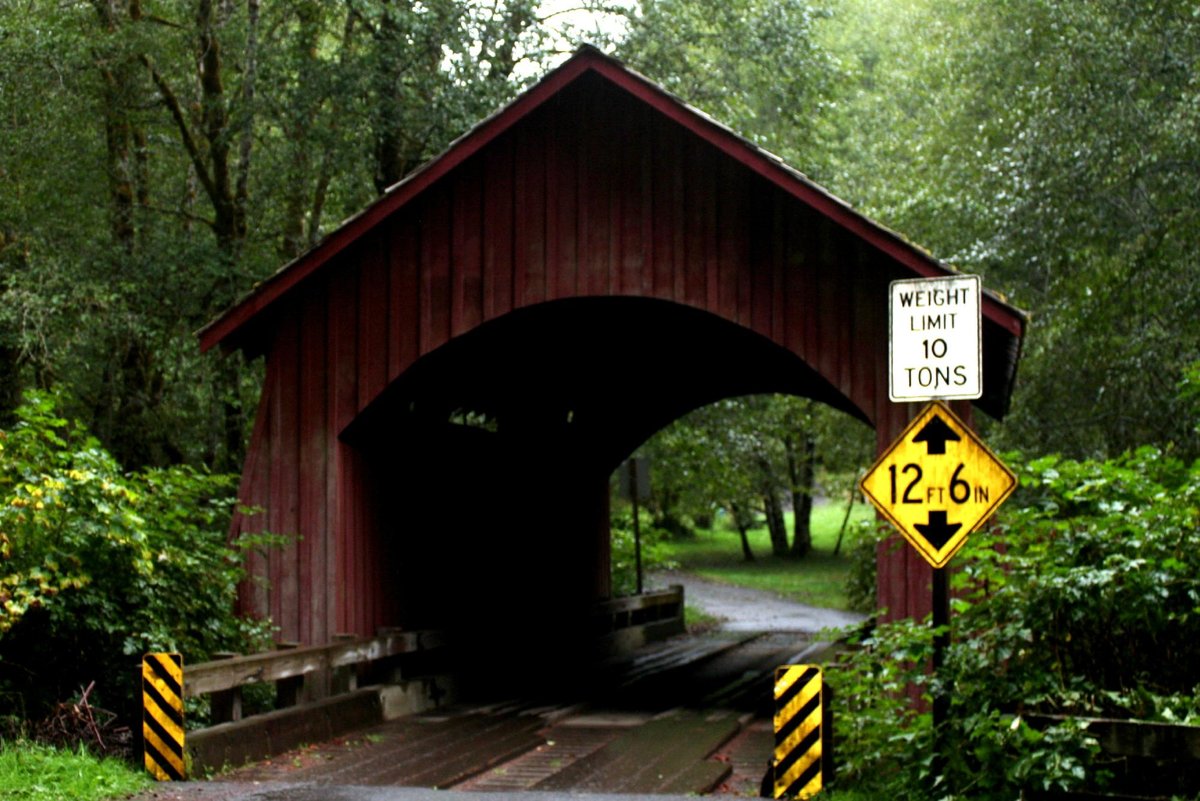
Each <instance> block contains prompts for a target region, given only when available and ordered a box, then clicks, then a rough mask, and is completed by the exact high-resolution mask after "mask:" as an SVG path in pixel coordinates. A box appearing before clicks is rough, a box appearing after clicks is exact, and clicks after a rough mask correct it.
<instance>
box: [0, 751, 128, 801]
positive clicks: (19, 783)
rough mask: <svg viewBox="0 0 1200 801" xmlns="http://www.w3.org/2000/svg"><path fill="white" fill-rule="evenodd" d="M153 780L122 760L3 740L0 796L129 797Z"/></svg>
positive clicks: (30, 799) (84, 800)
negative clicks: (99, 757) (102, 758)
mask: <svg viewBox="0 0 1200 801" xmlns="http://www.w3.org/2000/svg"><path fill="white" fill-rule="evenodd" d="M150 784H151V782H150V779H149V778H148V777H147V776H146V774H145V773H144V772H143V771H141V770H139V769H137V768H134V767H132V766H130V765H128V764H126V763H124V762H121V761H120V760H116V759H104V760H100V759H96V758H95V757H93V756H92V755H90V754H88V753H86V752H82V753H81V752H77V751H64V750H60V749H56V748H50V747H48V746H44V745H36V744H34V743H30V742H28V741H23V740H18V741H15V742H13V741H8V742H2V743H0V798H4V799H11V801H68V800H69V801H100V799H111V798H128V797H129V796H130V795H132V794H133V793H136V792H138V791H140V790H144V789H146V788H147V787H149V786H150Z"/></svg>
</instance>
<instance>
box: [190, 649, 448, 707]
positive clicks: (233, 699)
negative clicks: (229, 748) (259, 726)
mask: <svg viewBox="0 0 1200 801" xmlns="http://www.w3.org/2000/svg"><path fill="white" fill-rule="evenodd" d="M443 645H445V641H444V638H443V637H442V635H441V634H440V633H439V632H433V631H387V630H384V631H383V632H381V633H380V635H379V636H378V637H373V638H369V639H359V638H357V637H354V636H353V635H350V636H339V637H337V638H335V642H333V643H330V644H328V645H313V646H297V645H294V644H291V643H279V644H277V646H276V648H277V650H275V651H272V652H267V653H261V654H250V655H247V656H237V655H233V654H230V655H228V656H226V657H224V658H220V659H215V660H213V661H211V662H202V663H200V664H196V665H188V666H187V667H186V668H185V670H184V695H185V696H186V697H188V698H196V697H199V696H204V695H207V696H209V702H210V709H211V723H213V724H217V723H225V722H229V721H235V720H241V718H242V689H243V688H244V687H246V686H247V685H251V684H264V683H272V682H273V683H274V684H275V704H274V706H275V708H276V709H282V708H286V707H289V706H294V705H296V704H298V703H300V702H301V701H313V700H318V699H321V698H326V697H329V696H331V695H338V694H341V693H346V692H349V691H351V690H354V689H356V688H357V686H358V675H359V671H360V670H361V669H362V668H363V667H364V666H366V665H369V664H370V663H373V662H379V661H381V660H384V659H388V658H391V657H399V656H401V655H405V654H416V653H424V652H429V651H431V650H433V649H436V648H440V647H442V646H443Z"/></svg>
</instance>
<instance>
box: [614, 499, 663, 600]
mask: <svg viewBox="0 0 1200 801" xmlns="http://www.w3.org/2000/svg"><path fill="white" fill-rule="evenodd" d="M639 511H640V514H639V515H638V524H639V526H638V527H639V529H640V531H641V540H642V574H643V575H645V574H646V573H649V572H650V571H652V570H669V569H672V568H674V567H675V563H673V562H672V561H671V560H670V559H669V558H668V557H667V550H668V549H667V548H665V547H664V546H663V543H664V542H665V541H667V540H669V539H670V538H671V535H670V534H669V533H668V532H666V531H663V530H662V529H659V528H656V527H655V526H654V525H653V524H652V522H651V518H650V513H649V512H647V511H646V510H645V509H641V510H639ZM611 527H612V592H613V595H614V596H618V597H619V596H622V595H633V594H634V593H635V592H637V565H636V559H635V553H634V552H635V548H634V537H633V512H632V509H631V507H630V506H628V505H622V506H620V507H618V508H615V509H613V511H612V521H611Z"/></svg>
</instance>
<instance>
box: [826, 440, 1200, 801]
mask: <svg viewBox="0 0 1200 801" xmlns="http://www.w3.org/2000/svg"><path fill="white" fill-rule="evenodd" d="M1008 461H1009V462H1010V464H1011V465H1012V466H1013V467H1014V469H1015V470H1016V471H1017V472H1018V474H1019V477H1020V482H1021V483H1020V490H1019V491H1018V493H1017V494H1016V495H1015V496H1014V497H1013V498H1012V499H1010V501H1009V502H1008V504H1007V505H1006V506H1005V508H1004V509H1003V510H1002V511H1001V522H1000V524H999V525H998V526H996V527H995V528H993V529H992V530H989V531H984V532H978V533H976V534H973V535H972V536H971V539H970V540H969V541H968V544H967V546H966V547H965V548H964V549H963V551H962V552H960V553H959V555H958V556H957V557H956V558H955V560H954V562H953V563H952V567H953V569H954V573H953V574H952V575H953V585H954V588H955V593H954V600H953V610H954V614H953V615H952V619H951V627H950V644H949V646H948V648H947V651H946V654H945V663H944V666H943V668H942V669H941V670H940V671H939V673H938V675H937V676H936V677H933V676H930V675H929V674H928V665H929V664H930V657H931V654H932V642H933V640H932V633H931V631H930V628H929V626H928V624H927V623H922V624H914V623H912V622H910V621H901V622H897V623H893V624H885V625H880V626H878V627H877V628H876V629H875V630H874V631H873V632H871V634H870V635H869V636H868V638H867V639H865V640H864V641H863V642H862V643H860V647H859V648H858V649H857V650H855V651H854V652H852V653H851V654H850V655H849V656H848V658H846V659H845V660H844V661H843V662H842V663H841V664H839V665H837V666H835V667H833V668H831V669H830V671H829V672H828V677H829V678H828V680H829V682H830V685H831V686H832V687H833V688H834V691H835V698H836V701H835V710H836V717H835V724H834V725H835V731H836V737H837V742H838V746H837V748H838V757H839V763H840V765H841V768H840V771H841V772H840V775H839V779H838V782H839V785H840V786H847V785H849V786H851V787H853V788H854V789H856V790H858V789H864V790H869V791H872V792H874V793H876V794H877V795H879V797H885V796H886V797H890V798H901V799H905V798H912V799H929V798H944V797H947V796H950V795H955V796H957V797H963V798H972V799H993V798H994V799H1002V798H1004V799H1008V798H1015V797H1017V796H1018V795H1019V794H1020V793H1021V791H1022V790H1023V789H1036V790H1062V791H1069V790H1073V789H1078V788H1079V787H1081V786H1083V785H1084V784H1085V783H1086V784H1088V785H1092V786H1096V785H1100V786H1102V785H1103V784H1104V782H1105V780H1106V778H1107V777H1106V775H1105V773H1104V770H1103V766H1102V765H1101V764H1100V762H1099V761H1098V760H1097V755H1098V753H1099V749H1098V744H1097V742H1096V741H1095V739H1094V738H1093V737H1092V736H1090V735H1089V734H1088V732H1087V731H1086V729H1085V728H1083V727H1082V726H1081V725H1079V724H1077V723H1071V722H1067V723H1063V724H1061V725H1058V726H1052V727H1050V728H1047V729H1044V730H1041V731H1038V730H1035V729H1033V728H1031V727H1030V726H1029V725H1028V722H1027V718H1028V716H1029V715H1031V714H1034V713H1060V714H1068V715H1085V716H1122V717H1134V718H1158V719H1166V720H1185V721H1193V720H1200V703H1198V702H1200V684H1198V682H1197V675H1196V672H1195V665H1197V664H1200V560H1197V559H1195V558H1194V554H1195V553H1196V552H1197V550H1198V549H1200V526H1198V524H1200V463H1198V464H1195V465H1191V466H1190V467H1189V466H1187V465H1184V464H1183V463H1181V462H1179V461H1178V460H1176V459H1173V458H1171V457H1170V455H1169V454H1167V453H1164V452H1162V451H1161V450H1158V449H1153V448H1144V449H1141V450H1139V451H1137V452H1135V453H1132V454H1127V455H1125V456H1123V457H1121V458H1118V459H1114V460H1110V461H1103V462H1098V461H1081V462H1077V461H1072V460H1067V459H1062V458H1059V457H1045V458H1040V459H1035V460H1032V461H1029V462H1024V461H1023V460H1022V459H1021V458H1020V457H1018V456H1010V457H1009V459H1008ZM940 688H945V689H946V690H948V691H949V693H950V710H949V714H948V716H947V720H946V723H945V728H944V730H943V731H942V732H940V733H939V735H938V739H939V740H940V742H941V743H942V748H941V750H942V753H943V755H944V764H943V765H941V766H940V767H935V763H934V761H933V751H934V747H933V744H934V737H935V733H934V731H933V722H932V719H931V716H930V714H929V712H928V710H929V709H930V708H931V706H930V704H931V699H932V696H933V694H934V693H935V692H937V691H938V690H939V689H940ZM935 774H936V775H935Z"/></svg>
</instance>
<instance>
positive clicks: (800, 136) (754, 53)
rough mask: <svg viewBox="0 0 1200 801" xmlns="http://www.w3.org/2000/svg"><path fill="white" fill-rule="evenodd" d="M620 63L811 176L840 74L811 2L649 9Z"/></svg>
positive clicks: (657, 2) (723, 1) (649, 1)
mask: <svg viewBox="0 0 1200 801" xmlns="http://www.w3.org/2000/svg"><path fill="white" fill-rule="evenodd" d="M640 5H641V7H640V12H639V13H637V14H635V15H633V16H632V17H631V18H630V21H629V30H628V35H627V36H626V37H625V39H624V40H623V41H622V42H621V43H620V45H619V47H618V50H617V53H618V55H619V56H620V57H622V58H624V59H626V60H627V61H628V62H629V63H630V64H631V65H632V66H633V67H635V68H636V69H638V70H639V71H641V72H643V73H644V74H646V75H648V76H650V77H651V78H652V79H653V80H655V81H658V82H660V83H662V84H663V85H664V86H665V87H666V88H667V89H669V90H670V91H672V92H674V93H675V94H677V95H679V96H680V97H681V98H683V99H684V100H686V101H687V102H689V103H691V104H693V105H695V106H697V107H699V108H700V109H702V110H704V111H705V112H707V113H709V114H711V115H712V116H713V117H714V118H715V119H717V120H719V121H720V122H722V123H724V124H726V125H729V126H730V127H731V128H733V129H734V130H735V131H737V132H738V133H740V134H742V135H744V136H747V137H749V138H750V139H752V140H753V141H755V142H756V143H758V144H761V145H763V146H764V147H766V148H767V149H769V150H771V151H772V152H775V153H777V154H779V155H780V156H782V157H784V158H785V159H787V160H789V161H791V162H792V163H793V164H796V165H798V166H799V167H801V168H802V169H805V170H808V169H810V168H811V166H812V165H814V164H815V154H816V153H818V152H819V151H820V150H821V149H822V148H823V134H824V129H823V126H822V125H821V119H822V117H823V115H824V110H825V107H826V105H827V104H828V103H829V102H830V101H831V99H832V91H833V87H834V86H835V84H836V80H837V76H838V65H837V62H836V60H835V59H834V58H832V57H831V56H830V54H829V52H828V51H827V50H826V49H824V48H823V47H821V46H820V45H819V43H818V41H817V38H816V35H815V31H816V28H817V25H818V22H819V21H820V20H821V19H822V18H823V17H824V16H825V14H826V13H828V12H827V11H826V10H825V7H824V6H823V5H819V4H816V3H810V2H805V0H783V1H782V2H780V1H779V0H644V1H643V2H642V3H641V4H640Z"/></svg>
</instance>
